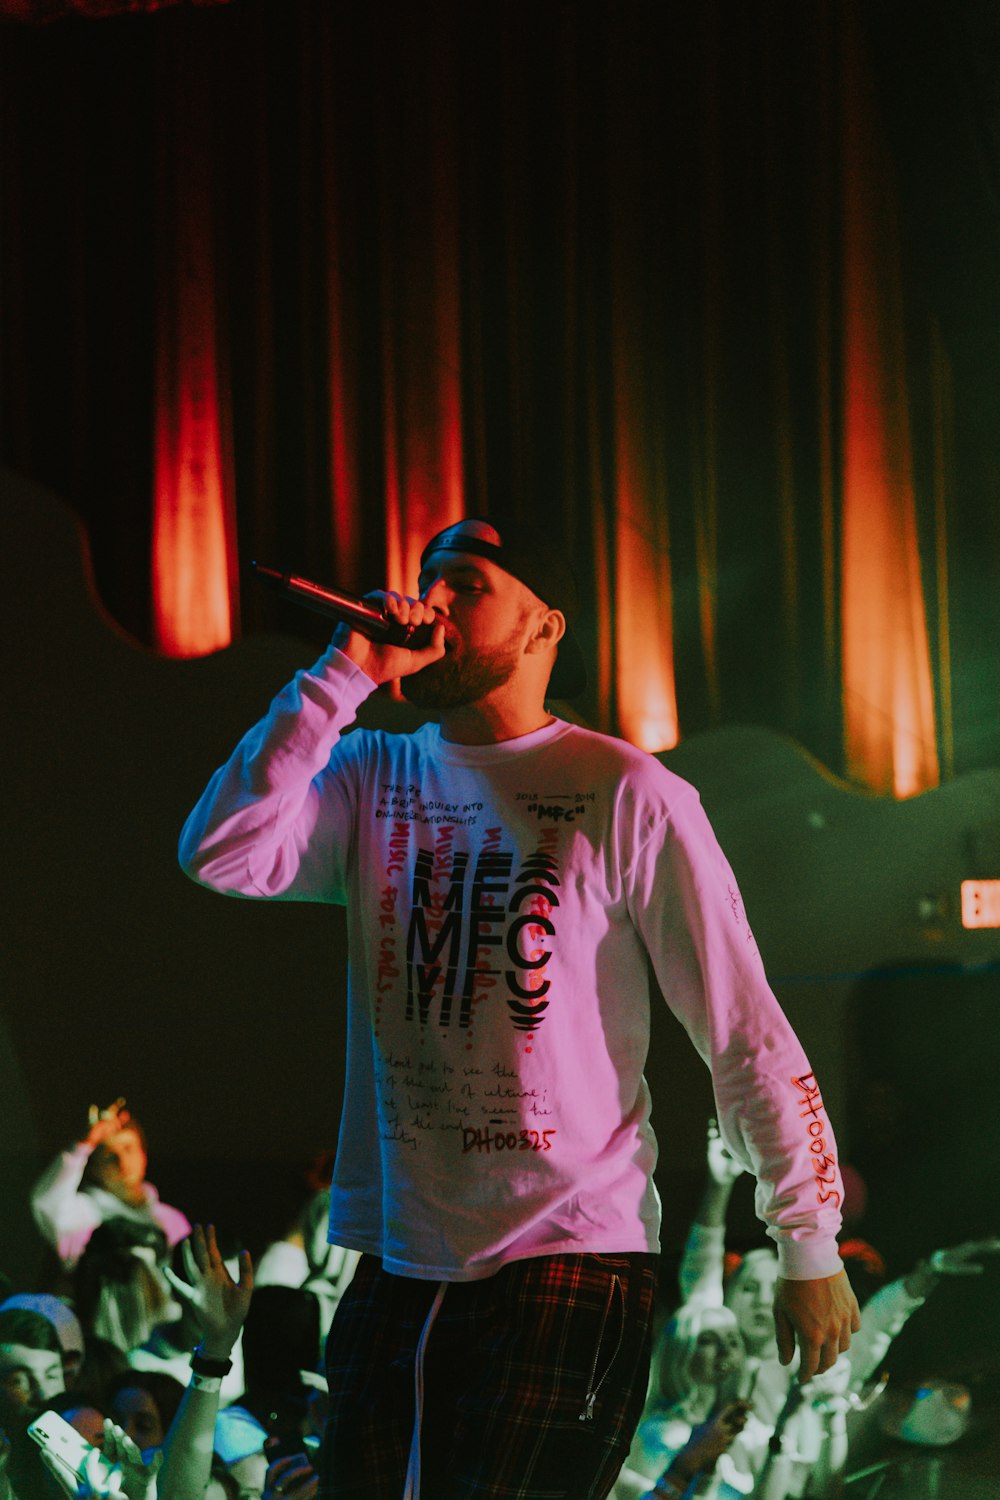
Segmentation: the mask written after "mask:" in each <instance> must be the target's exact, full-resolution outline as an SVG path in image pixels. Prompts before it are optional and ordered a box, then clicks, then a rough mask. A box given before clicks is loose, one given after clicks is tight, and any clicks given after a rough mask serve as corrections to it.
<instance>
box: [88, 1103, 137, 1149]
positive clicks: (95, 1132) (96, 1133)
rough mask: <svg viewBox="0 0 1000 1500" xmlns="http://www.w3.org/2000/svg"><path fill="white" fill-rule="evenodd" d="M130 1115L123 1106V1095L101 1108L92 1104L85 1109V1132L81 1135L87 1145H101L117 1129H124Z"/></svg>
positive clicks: (115, 1132) (115, 1133) (114, 1133)
mask: <svg viewBox="0 0 1000 1500" xmlns="http://www.w3.org/2000/svg"><path fill="white" fill-rule="evenodd" d="M131 1118H132V1116H131V1115H130V1114H129V1112H128V1110H127V1109H126V1108H125V1099H124V1096H122V1097H120V1098H118V1099H115V1100H113V1102H112V1103H111V1104H107V1105H105V1107H104V1108H103V1109H101V1108H100V1106H99V1105H97V1104H92V1105H91V1106H90V1108H89V1109H88V1111H87V1126H88V1129H87V1134H86V1135H85V1136H84V1137H83V1139H84V1141H85V1143H86V1144H87V1145H88V1146H101V1145H103V1144H104V1142H105V1141H106V1140H107V1139H108V1138H109V1137H110V1136H112V1135H117V1134H118V1132H119V1130H124V1129H125V1126H126V1125H127V1124H128V1122H129V1120H131Z"/></svg>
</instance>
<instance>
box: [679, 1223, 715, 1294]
mask: <svg viewBox="0 0 1000 1500" xmlns="http://www.w3.org/2000/svg"><path fill="white" fill-rule="evenodd" d="M725 1234H726V1231H725V1229H724V1228H723V1227H722V1225H721V1224H719V1225H715V1224H692V1225H691V1228H690V1230H689V1231H688V1237H687V1240H686V1241H685V1243H684V1251H683V1254H682V1255H681V1263H680V1266H679V1267H678V1271H677V1279H678V1281H679V1283H680V1289H681V1302H682V1303H683V1304H684V1305H685V1306H687V1305H688V1304H689V1303H692V1302H697V1303H699V1304H700V1305H701V1306H702V1307H721V1306H722V1281H723V1277H722V1273H723V1268H724V1265H725V1255H726V1244H725Z"/></svg>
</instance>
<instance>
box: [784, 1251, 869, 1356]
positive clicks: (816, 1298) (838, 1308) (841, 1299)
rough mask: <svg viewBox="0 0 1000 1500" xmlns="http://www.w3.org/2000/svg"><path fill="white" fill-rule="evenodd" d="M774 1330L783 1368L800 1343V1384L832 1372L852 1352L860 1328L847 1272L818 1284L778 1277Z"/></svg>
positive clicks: (859, 1320)
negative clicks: (846, 1354) (840, 1357)
mask: <svg viewBox="0 0 1000 1500" xmlns="http://www.w3.org/2000/svg"><path fill="white" fill-rule="evenodd" d="M774 1326H775V1331H776V1333H777V1336H778V1357H779V1359H780V1360H781V1363H782V1364H783V1365H787V1364H789V1363H790V1362H791V1359H792V1355H793V1354H794V1353H795V1344H796V1341H798V1346H799V1351H800V1354H801V1361H800V1363H799V1373H798V1378H799V1380H800V1382H803V1383H804V1382H805V1381H807V1380H811V1379H812V1378H813V1376H814V1375H822V1374H823V1372H824V1370H829V1369H830V1368H831V1366H832V1365H835V1364H836V1362H837V1359H838V1358H839V1356H840V1355H841V1354H844V1353H845V1352H846V1351H847V1350H848V1349H849V1348H850V1346H851V1334H852V1333H857V1331H858V1329H859V1328H860V1327H861V1314H860V1312H859V1311H858V1303H857V1298H856V1297H855V1295H854V1293H853V1292H852V1291H851V1283H850V1282H849V1281H848V1279H847V1273H846V1271H838V1272H837V1274H836V1276H823V1277H819V1278H818V1279H817V1280H815V1281H788V1280H786V1279H785V1278H784V1277H783V1276H779V1277H778V1281H777V1284H776V1286H775V1289H774Z"/></svg>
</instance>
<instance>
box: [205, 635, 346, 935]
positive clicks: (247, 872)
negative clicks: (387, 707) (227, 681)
mask: <svg viewBox="0 0 1000 1500" xmlns="http://www.w3.org/2000/svg"><path fill="white" fill-rule="evenodd" d="M374 691H375V683H374V682H373V681H372V680H371V678H370V677H368V676H367V675H366V674H365V673H364V672H362V671H361V670H360V668H358V667H356V666H355V665H354V663H353V662H352V661H350V660H349V659H348V658H347V657H346V656H344V654H343V653H342V652H340V651H337V650H336V649H335V648H333V647H331V648H330V649H329V650H328V651H327V652H326V653H325V654H324V655H323V656H322V657H321V658H320V659H319V661H318V662H317V663H316V664H315V666H313V667H312V668H310V670H309V671H307V672H299V673H297V674H296V676H295V677H294V678H293V680H292V681H291V682H290V683H289V684H288V686H287V687H285V688H283V689H282V691H281V692H280V693H279V694H278V695H277V697H276V698H275V699H274V700H273V702H272V703H271V706H270V709H269V710H268V712H267V715H266V716H265V717H264V718H263V719H262V720H261V721H260V723H259V724H256V725H255V726H254V728H253V729H251V730H250V732H249V733H248V734H246V735H244V737H243V739H242V740H241V741H240V743H239V744H238V745H237V747H236V749H235V751H234V752H233V754H232V756H231V757H230V759H229V760H228V761H227V762H226V764H225V765H224V766H222V767H221V768H220V769H219V770H218V771H216V773H215V775H214V776H213V777H212V779H211V781H210V782H209V784H208V786H207V787H206V789H205V791H204V793H203V794H202V796H201V798H200V799H199V801H198V803H197V805H196V806H195V808H194V810H193V811H192V812H191V814H190V816H189V817H188V819H187V822H186V823H185V824H184V828H183V831H182V833H181V838H180V848H179V858H180V863H181V868H182V869H183V870H184V872H185V873H186V874H187V875H189V876H190V877H191V878H192V879H193V880H196V881H198V882H199V884H202V885H207V886H210V887H211V888H212V889H213V890H216V891H222V892H224V893H225V894H227V895H236V896H248V897H267V896H280V897H283V898H284V899H286V900H300V901H330V902H335V903H338V904H341V905H342V904H343V902H344V900H345V872H346V867H347V859H348V851H349V848H350V844H351V840H352V838H353V833H354V819H355V808H356V797H355V796H354V795H353V794H352V788H353V774H352V772H353V768H352V765H351V761H350V757H349V756H346V755H345V754H343V743H344V742H343V741H342V740H341V735H342V731H343V730H344V729H345V728H346V727H347V726H348V725H349V724H351V723H353V721H354V718H355V716H356V712H357V709H358V707H359V706H360V704H361V703H362V702H364V700H365V699H366V698H367V697H368V696H369V695H370V694H371V693H373V692H374Z"/></svg>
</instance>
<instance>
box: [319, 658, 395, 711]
mask: <svg viewBox="0 0 1000 1500" xmlns="http://www.w3.org/2000/svg"><path fill="white" fill-rule="evenodd" d="M309 676H310V677H318V678H319V679H320V681H321V682H328V683H330V684H332V685H335V686H336V688H337V692H338V694H339V695H340V696H341V697H343V698H346V699H347V700H348V701H350V705H351V707H352V708H357V707H359V706H360V705H361V704H362V703H363V702H364V701H365V699H366V698H369V697H371V695H372V693H374V691H375V689H376V688H377V687H378V683H377V682H375V681H374V679H373V678H371V677H369V676H368V673H367V672H364V671H362V669H361V668H360V667H359V666H358V665H357V663H356V662H353V661H351V658H350V657H349V656H345V655H344V653H343V651H341V650H339V649H338V648H337V647H336V646H328V647H327V649H326V650H325V651H324V652H323V655H322V656H321V657H320V659H319V661H318V662H316V663H315V665H314V666H311V667H310V668H309Z"/></svg>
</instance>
